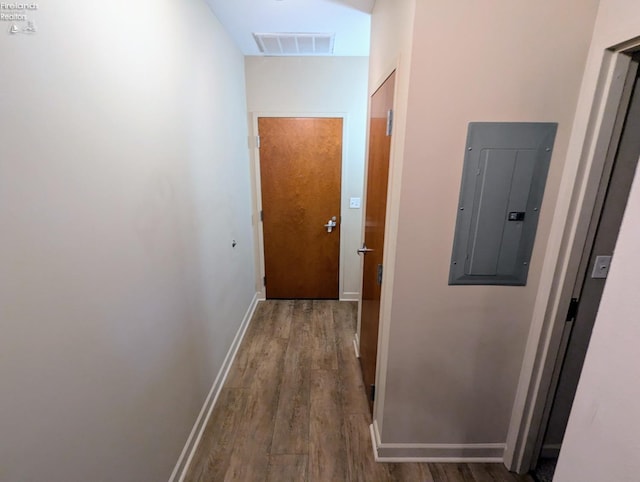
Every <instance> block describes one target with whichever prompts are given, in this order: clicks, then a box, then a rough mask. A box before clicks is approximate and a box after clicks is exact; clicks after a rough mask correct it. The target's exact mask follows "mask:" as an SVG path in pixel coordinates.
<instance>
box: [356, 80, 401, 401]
mask: <svg viewBox="0 0 640 482" xmlns="http://www.w3.org/2000/svg"><path fill="white" fill-rule="evenodd" d="M394 85H395V72H394V73H393V74H391V76H390V77H389V78H388V79H387V80H385V82H384V83H383V84H382V86H381V87H380V88H379V89H378V90H377V91H376V92H375V93H374V94H373V96H372V97H371V112H370V118H369V164H368V168H367V198H366V206H365V232H364V246H363V248H364V249H366V251H364V250H363V255H364V269H363V274H362V315H361V322H360V364H361V366H362V377H363V379H364V384H365V388H366V390H367V391H368V392H369V393H367V396H368V399H369V406H370V408H371V410H372V411H373V397H372V395H373V394H372V393H371V391H372V390H373V385H374V383H375V379H376V358H377V355H378V324H379V319H380V290H381V286H382V273H383V271H382V269H383V267H382V255H383V248H384V226H385V216H386V213H387V185H388V180H389V155H390V151H391V119H392V114H391V112H392V109H393V91H394Z"/></svg>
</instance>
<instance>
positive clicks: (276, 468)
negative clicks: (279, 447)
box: [267, 455, 308, 482]
mask: <svg viewBox="0 0 640 482" xmlns="http://www.w3.org/2000/svg"><path fill="white" fill-rule="evenodd" d="M307 463H308V456H307V455H272V456H271V457H270V458H269V472H268V473H267V482H305V481H306V480H307Z"/></svg>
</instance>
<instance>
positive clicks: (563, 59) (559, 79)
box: [372, 0, 597, 444]
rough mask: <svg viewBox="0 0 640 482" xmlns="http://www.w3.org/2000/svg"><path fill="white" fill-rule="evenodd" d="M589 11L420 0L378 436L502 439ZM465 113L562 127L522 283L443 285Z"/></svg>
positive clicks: (560, 5) (562, 5)
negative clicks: (526, 274) (533, 243)
mask: <svg viewBox="0 0 640 482" xmlns="http://www.w3.org/2000/svg"><path fill="white" fill-rule="evenodd" d="M596 8H597V2H596V1H595V0H594V1H590V2H583V1H578V0H565V1H562V2H544V3H542V4H540V3H537V4H535V5H534V4H517V3H513V2H509V1H506V0H504V1H498V2H494V3H493V4H492V6H491V8H487V6H486V5H480V4H478V5H469V4H464V5H462V4H456V3H451V2H445V1H439V2H429V3H427V2H417V7H416V20H415V28H414V39H413V45H414V49H413V55H412V61H411V82H410V90H409V104H408V105H409V110H408V114H407V130H406V139H405V146H404V166H403V173H402V190H401V202H400V211H399V221H398V222H399V228H398V242H397V257H396V267H395V273H394V277H395V281H394V286H393V300H392V308H391V316H390V320H391V321H390V335H389V355H388V356H389V360H388V367H387V370H388V373H387V379H386V388H385V392H386V394H385V403H384V409H383V410H384V411H383V417H381V420H379V421H378V422H379V424H381V425H382V441H383V442H387V443H393V442H398V443H450V444H464V443H502V442H504V441H505V439H506V432H507V427H508V423H509V417H510V414H511V406H512V403H513V400H514V396H515V390H516V385H517V379H518V375H519V371H520V365H521V363H522V357H523V354H524V345H525V341H526V336H527V333H528V328H529V323H530V321H531V316H532V311H533V303H534V300H535V295H536V292H537V284H538V280H539V277H540V269H541V266H542V261H543V257H544V252H545V246H546V240H547V236H548V233H549V227H550V221H551V218H552V214H553V208H554V205H555V201H556V196H557V192H558V183H559V179H560V176H561V173H562V167H563V162H564V159H565V156H566V152H567V145H568V140H569V134H570V129H571V125H572V121H573V116H574V112H575V108H576V102H577V96H578V90H579V88H580V82H581V79H582V75H583V71H584V65H585V60H586V54H587V50H588V47H589V42H590V38H591V32H592V28H593V22H594V19H595V13H596ZM576 12H579V14H578V15H576ZM461 32H464V35H462V34H461ZM541 32H544V35H540V33H541ZM372 41H373V40H372ZM417 46H420V48H417ZM471 121H545V122H548V121H551V122H558V123H559V128H558V135H557V138H556V143H555V146H554V154H553V158H552V163H551V169H550V173H549V178H548V181H547V190H546V193H545V199H544V203H543V206H542V210H541V218H540V223H539V226H538V234H537V238H536V245H535V248H534V252H533V257H532V260H531V266H530V271H529V279H528V284H527V286H526V287H490V286H486V287H482V286H474V287H469V286H454V287H450V286H448V285H447V279H448V272H449V260H450V256H451V246H452V242H453V232H454V226H455V219H456V211H457V201H458V192H459V186H460V178H461V174H462V160H463V156H464V149H465V138H466V131H467V125H468V123H469V122H471Z"/></svg>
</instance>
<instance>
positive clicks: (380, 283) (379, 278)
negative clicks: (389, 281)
mask: <svg viewBox="0 0 640 482" xmlns="http://www.w3.org/2000/svg"><path fill="white" fill-rule="evenodd" d="M377 282H378V285H380V286H382V265H381V264H379V265H378V279H377Z"/></svg>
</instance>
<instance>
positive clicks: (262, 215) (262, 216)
mask: <svg viewBox="0 0 640 482" xmlns="http://www.w3.org/2000/svg"><path fill="white" fill-rule="evenodd" d="M260 221H264V211H262V210H261V211H260Z"/></svg>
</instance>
